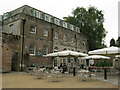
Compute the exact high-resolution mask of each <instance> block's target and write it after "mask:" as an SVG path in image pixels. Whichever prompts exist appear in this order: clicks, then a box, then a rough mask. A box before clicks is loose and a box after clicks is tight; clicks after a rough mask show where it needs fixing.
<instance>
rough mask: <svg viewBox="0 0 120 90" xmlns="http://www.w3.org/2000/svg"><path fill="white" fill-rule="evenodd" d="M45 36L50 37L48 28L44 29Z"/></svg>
mask: <svg viewBox="0 0 120 90" xmlns="http://www.w3.org/2000/svg"><path fill="white" fill-rule="evenodd" d="M43 36H45V37H48V30H47V29H44V31H43Z"/></svg>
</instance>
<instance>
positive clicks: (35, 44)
mask: <svg viewBox="0 0 120 90" xmlns="http://www.w3.org/2000/svg"><path fill="white" fill-rule="evenodd" d="M2 23H3V30H2V38H3V39H2V43H3V44H2V70H3V72H6V71H11V70H14V71H20V70H24V69H25V67H26V66H29V65H30V64H35V65H36V66H37V67H40V66H43V65H52V64H53V62H56V61H57V60H56V61H53V58H51V57H43V55H45V54H47V53H51V52H56V51H63V50H67V49H68V50H73V51H79V52H84V53H87V52H88V47H89V46H88V43H87V38H86V37H85V36H84V35H82V34H81V32H80V29H79V28H78V27H76V26H74V25H72V24H69V23H67V22H64V21H63V20H61V19H59V18H57V17H54V16H52V15H49V14H47V13H44V12H42V11H40V10H37V9H35V8H32V7H30V6H27V5H24V6H22V7H20V8H18V9H16V10H13V11H11V12H7V13H5V14H3V21H2ZM54 64H56V65H59V63H57V62H56V63H54Z"/></svg>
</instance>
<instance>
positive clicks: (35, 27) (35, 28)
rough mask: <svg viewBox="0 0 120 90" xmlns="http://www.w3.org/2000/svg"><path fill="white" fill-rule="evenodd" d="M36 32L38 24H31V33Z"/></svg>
mask: <svg viewBox="0 0 120 90" xmlns="http://www.w3.org/2000/svg"><path fill="white" fill-rule="evenodd" d="M33 27H34V31H33V30H32V28H33ZM36 32H37V26H35V25H31V26H30V33H31V34H36Z"/></svg>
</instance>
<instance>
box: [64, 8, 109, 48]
mask: <svg viewBox="0 0 120 90" xmlns="http://www.w3.org/2000/svg"><path fill="white" fill-rule="evenodd" d="M64 20H65V21H67V22H69V23H71V24H73V25H76V26H78V27H79V28H80V30H81V33H83V34H84V35H85V36H87V37H88V44H89V47H90V50H94V49H98V48H102V47H104V46H105V44H104V38H105V36H106V33H107V32H106V31H105V29H104V27H103V22H104V15H103V11H101V10H98V9H97V8H95V7H92V6H90V7H89V8H88V9H86V8H83V7H77V8H76V9H75V10H73V12H72V15H71V16H68V17H65V18H64Z"/></svg>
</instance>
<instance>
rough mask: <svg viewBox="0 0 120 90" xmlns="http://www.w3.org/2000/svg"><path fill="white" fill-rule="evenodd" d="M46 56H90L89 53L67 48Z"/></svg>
mask: <svg viewBox="0 0 120 90" xmlns="http://www.w3.org/2000/svg"><path fill="white" fill-rule="evenodd" d="M44 56H47V57H49V56H50V57H65V56H71V57H80V56H88V54H85V53H80V52H75V51H70V50H65V51H60V52H55V53H49V54H47V55H44Z"/></svg>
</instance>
